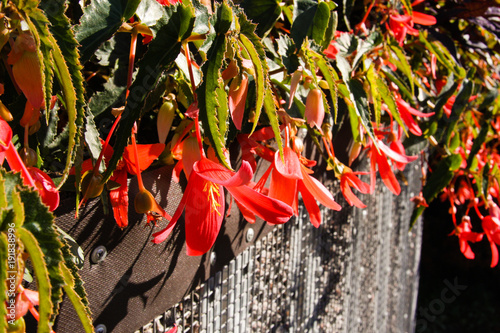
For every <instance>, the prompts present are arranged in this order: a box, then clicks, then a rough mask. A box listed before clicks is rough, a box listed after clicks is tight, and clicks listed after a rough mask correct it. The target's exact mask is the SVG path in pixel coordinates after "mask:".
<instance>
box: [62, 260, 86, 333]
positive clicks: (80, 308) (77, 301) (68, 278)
mask: <svg viewBox="0 0 500 333" xmlns="http://www.w3.org/2000/svg"><path fill="white" fill-rule="evenodd" d="M61 270H62V274H63V276H64V281H65V282H66V283H65V284H64V291H65V292H66V296H68V298H69V300H70V302H71V304H73V307H74V308H75V311H76V314H77V315H78V318H80V322H81V323H82V325H83V329H84V330H85V332H87V333H88V332H94V326H93V325H92V316H91V315H90V311H89V308H88V306H87V304H85V302H84V301H83V300H84V298H82V297H81V296H80V295H79V294H78V293H77V291H76V290H75V286H76V285H75V280H74V275H73V273H72V272H71V271H70V269H69V268H68V267H66V266H65V265H64V264H62V265H61Z"/></svg>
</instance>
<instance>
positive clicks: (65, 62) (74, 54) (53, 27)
mask: <svg viewBox="0 0 500 333" xmlns="http://www.w3.org/2000/svg"><path fill="white" fill-rule="evenodd" d="M46 6H50V10H48V8H47V7H46ZM41 8H42V9H46V10H45V12H46V14H47V17H48V19H49V21H50V23H51V24H50V31H51V32H52V35H51V36H48V40H49V41H50V42H51V43H52V44H53V45H51V46H52V54H53V57H54V65H55V70H56V71H55V72H56V75H57V77H58V80H59V84H60V86H61V88H62V90H63V97H64V102H65V107H66V110H67V113H68V125H69V149H68V155H67V156H68V157H67V161H66V168H65V171H64V173H63V178H62V181H61V183H64V179H66V177H67V173H68V172H69V167H70V166H71V164H72V162H73V160H74V151H73V147H74V146H75V145H78V144H79V135H77V132H78V130H79V129H81V128H82V127H83V119H84V114H85V111H84V105H85V98H84V88H83V82H84V79H83V76H82V73H81V71H82V69H83V67H82V65H81V64H80V60H79V54H78V42H77V41H76V39H75V37H74V34H73V30H72V26H71V23H70V21H69V19H68V17H66V15H65V14H64V12H65V11H66V9H67V6H66V4H65V3H64V2H57V1H47V0H45V1H43V2H42V3H41ZM60 57H62V58H63V59H60ZM68 75H69V77H70V79H69V78H68ZM69 81H71V83H70V82H69ZM67 95H70V96H67ZM75 98H76V99H75Z"/></svg>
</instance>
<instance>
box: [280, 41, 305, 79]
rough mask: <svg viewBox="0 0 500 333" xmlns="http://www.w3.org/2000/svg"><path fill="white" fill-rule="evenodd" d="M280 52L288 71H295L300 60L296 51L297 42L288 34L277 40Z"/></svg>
mask: <svg viewBox="0 0 500 333" xmlns="http://www.w3.org/2000/svg"><path fill="white" fill-rule="evenodd" d="M277 44H278V54H279V55H280V57H281V61H282V62H283V65H285V67H286V71H287V72H288V73H293V72H295V71H296V70H297V68H299V65H300V61H299V58H298V56H297V53H296V52H295V44H294V43H293V40H291V39H290V37H288V36H287V35H280V37H279V38H278V41H277Z"/></svg>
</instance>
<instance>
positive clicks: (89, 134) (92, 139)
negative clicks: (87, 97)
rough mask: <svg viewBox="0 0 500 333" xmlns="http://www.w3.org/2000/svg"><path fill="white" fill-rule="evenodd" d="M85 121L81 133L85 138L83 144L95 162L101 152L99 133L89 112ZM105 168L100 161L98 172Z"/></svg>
mask: <svg viewBox="0 0 500 333" xmlns="http://www.w3.org/2000/svg"><path fill="white" fill-rule="evenodd" d="M85 120H86V121H85V131H84V133H83V135H84V137H85V143H86V144H87V148H88V150H89V152H90V156H91V157H92V159H93V160H94V161H97V159H98V158H99V155H100V153H101V151H102V145H101V140H100V139H99V138H100V135H99V131H98V130H97V127H96V125H95V122H94V115H93V114H92V113H91V112H90V110H89V111H88V112H87V117H86V118H85ZM105 168H106V166H105V165H104V161H102V163H101V165H100V166H99V171H100V172H104V169H105Z"/></svg>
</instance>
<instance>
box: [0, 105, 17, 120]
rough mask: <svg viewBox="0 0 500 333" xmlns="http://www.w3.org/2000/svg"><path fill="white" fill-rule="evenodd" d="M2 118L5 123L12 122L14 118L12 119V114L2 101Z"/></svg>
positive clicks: (0, 114) (0, 112) (0, 115)
mask: <svg viewBox="0 0 500 333" xmlns="http://www.w3.org/2000/svg"><path fill="white" fill-rule="evenodd" d="M0 117H2V118H3V120H5V121H12V120H13V119H14V117H12V113H10V111H9V109H7V107H6V106H5V105H3V103H2V101H0Z"/></svg>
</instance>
